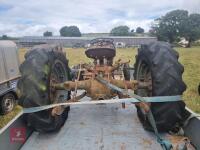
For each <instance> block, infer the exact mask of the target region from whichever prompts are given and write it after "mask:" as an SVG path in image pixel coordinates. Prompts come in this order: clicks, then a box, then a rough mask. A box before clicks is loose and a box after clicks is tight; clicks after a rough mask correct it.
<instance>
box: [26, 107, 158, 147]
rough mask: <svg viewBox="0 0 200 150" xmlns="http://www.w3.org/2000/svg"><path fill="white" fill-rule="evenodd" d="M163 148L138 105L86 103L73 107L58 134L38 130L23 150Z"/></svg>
mask: <svg viewBox="0 0 200 150" xmlns="http://www.w3.org/2000/svg"><path fill="white" fill-rule="evenodd" d="M36 149H37V150H44V149H48V150H55V149H59V150H62V149H63V150H64V149H65V150H66V149H69V150H72V149H76V150H81V149H84V150H86V149H87V150H90V149H91V150H96V149H121V150H125V149H127V150H128V149H130V150H133V149H137V150H140V149H141V150H144V149H154V150H157V149H158V150H159V149H161V147H160V145H159V144H158V143H157V142H156V138H155V137H154V134H153V133H149V132H147V131H145V130H144V129H143V127H142V126H141V124H140V122H139V120H138V117H137V114H136V109H135V106H134V105H131V104H128V105H126V109H123V108H121V105H120V104H101V105H84V106H75V107H71V110H70V113H69V118H68V120H67V122H66V123H65V125H64V126H63V127H62V128H61V130H60V131H59V132H58V133H51V134H39V133H37V132H34V133H33V134H32V135H31V137H30V138H29V139H28V141H27V142H26V143H25V145H24V146H23V147H22V150H36Z"/></svg>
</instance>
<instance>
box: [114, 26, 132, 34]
mask: <svg viewBox="0 0 200 150" xmlns="http://www.w3.org/2000/svg"><path fill="white" fill-rule="evenodd" d="M110 35H112V36H129V35H130V33H129V27H128V26H118V27H115V28H113V29H112V30H111V31H110Z"/></svg>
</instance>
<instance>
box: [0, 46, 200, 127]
mask: <svg viewBox="0 0 200 150" xmlns="http://www.w3.org/2000/svg"><path fill="white" fill-rule="evenodd" d="M175 49H176V50H177V51H178V52H179V55H180V57H179V61H180V62H181V63H182V64H183V65H184V68H185V71H184V74H183V80H184V82H185V83H186V85H187V90H186V91H185V92H184V93H183V99H184V101H185V102H186V104H187V106H188V107H189V108H190V109H192V110H193V111H195V112H197V113H200V96H199V95H198V92H197V87H198V84H199V83H200V47H192V48H175ZM65 52H66V53H67V58H68V59H69V66H73V65H75V64H78V63H85V62H86V63H87V62H92V61H91V60H90V59H88V58H87V57H86V56H85V53H84V49H81V48H80V49H72V48H65ZM25 53H26V49H20V51H19V57H20V62H21V63H22V62H23V61H24V54H25ZM136 54H137V49H136V48H126V49H117V54H116V57H115V60H117V59H119V58H121V59H122V60H124V61H126V60H130V61H131V63H130V64H134V62H135V55H136ZM19 111H20V107H16V108H15V110H14V111H13V112H11V113H9V114H7V115H5V116H0V128H1V127H3V126H4V125H5V124H6V123H7V122H8V121H9V120H11V119H12V118H13V117H14V116H15V115H16V114H17V113H18V112H19Z"/></svg>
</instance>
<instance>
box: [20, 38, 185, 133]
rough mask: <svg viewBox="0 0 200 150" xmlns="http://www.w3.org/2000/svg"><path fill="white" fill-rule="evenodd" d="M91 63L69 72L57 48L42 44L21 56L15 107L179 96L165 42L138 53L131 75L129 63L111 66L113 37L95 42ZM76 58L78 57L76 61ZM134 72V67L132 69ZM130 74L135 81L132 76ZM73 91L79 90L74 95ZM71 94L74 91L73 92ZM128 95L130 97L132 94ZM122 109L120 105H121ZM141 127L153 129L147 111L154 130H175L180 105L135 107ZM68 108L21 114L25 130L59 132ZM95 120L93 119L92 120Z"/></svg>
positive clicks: (176, 69)
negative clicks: (26, 128) (28, 127)
mask: <svg viewBox="0 0 200 150" xmlns="http://www.w3.org/2000/svg"><path fill="white" fill-rule="evenodd" d="M85 54H86V56H87V57H89V58H91V59H93V64H78V65H77V66H76V67H74V68H73V69H70V68H69V66H68V60H67V59H66V56H65V54H64V53H63V52H62V49H61V48H60V47H58V46H50V45H41V46H37V47H34V48H32V50H30V51H28V52H27V54H26V55H25V61H24V63H23V64H22V65H21V66H20V71H21V75H22V77H21V79H20V81H19V82H18V89H19V90H18V93H19V95H20V100H19V104H20V105H21V106H23V107H24V108H29V107H37V106H43V105H49V104H56V103H63V102H66V103H73V102H74V103H75V102H79V101H81V98H83V97H84V96H88V97H91V100H92V101H99V100H107V99H112V98H116V97H118V98H119V99H121V98H128V97H131V94H130V92H132V96H133V97H134V96H136V97H137V98H138V99H140V98H142V97H153V96H172V95H181V94H182V93H183V92H184V90H185V89H186V85H185V84H184V82H183V81H182V73H183V71H184V68H183V66H182V65H181V64H180V63H179V62H178V57H179V56H178V53H177V52H176V51H175V50H173V49H172V47H171V46H170V44H168V43H165V42H153V43H150V44H149V45H142V46H141V47H140V48H139V49H138V54H137V56H136V63H135V65H134V73H133V71H130V70H131V68H130V67H129V66H130V65H129V61H122V60H117V61H116V62H115V63H113V62H114V60H113V59H114V57H115V55H116V49H115V46H114V44H113V40H112V39H106V38H101V39H95V40H92V41H91V42H90V44H89V47H88V49H87V50H86V51H85ZM74 59H79V58H78V56H77V58H74ZM132 68H133V67H132ZM131 76H134V79H132V78H131ZM77 90H81V91H83V93H82V94H80V95H78V96H77ZM71 91H74V92H73V93H72V94H70V93H71ZM133 91H134V93H135V94H133ZM136 94H137V95H136ZM122 106H123V107H124V103H123V104H122ZM136 107H137V113H138V117H139V119H140V121H141V122H142V124H143V126H144V128H146V129H148V130H153V129H152V124H151V123H150V122H149V119H148V116H147V113H148V112H149V110H151V112H152V114H153V116H154V119H155V122H156V126H157V129H158V131H169V130H173V131H175V130H177V128H178V127H180V126H182V124H183V122H184V120H185V119H186V118H187V117H188V115H189V114H188V113H187V112H186V110H185V104H184V102H183V101H175V102H156V103H146V102H143V101H141V102H140V103H137V104H136ZM69 110H70V107H69V106H66V107H64V106H57V107H54V108H52V109H47V110H44V111H40V112H36V113H29V114H26V121H27V124H28V125H29V126H31V127H32V128H34V129H35V130H37V131H39V132H49V131H55V130H59V129H60V128H61V126H62V125H63V124H64V123H65V120H66V119H67V117H68V112H69ZM97 119H98V118H97Z"/></svg>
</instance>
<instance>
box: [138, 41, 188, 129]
mask: <svg viewBox="0 0 200 150" xmlns="http://www.w3.org/2000/svg"><path fill="white" fill-rule="evenodd" d="M178 57H179V56H178V53H177V52H176V51H175V50H173V49H172V47H171V46H170V44H168V43H165V42H153V43H151V44H149V45H142V46H141V48H140V49H139V50H138V55H137V56H136V63H135V66H134V67H135V72H134V78H135V79H136V80H139V81H146V82H150V83H152V86H151V88H150V89H138V90H136V94H138V95H140V96H172V95H182V93H183V92H184V91H185V89H186V85H185V84H184V82H183V80H182V74H183V71H184V68H183V66H182V65H181V64H180V63H179V62H178ZM136 107H137V114H138V117H139V119H140V121H141V123H142V124H143V126H144V128H145V129H147V130H152V127H151V125H150V123H149V121H148V119H147V117H146V115H145V113H144V112H143V111H142V110H141V108H139V107H138V106H136ZM150 108H151V111H152V113H153V115H154V118H155V121H156V125H157V128H158V130H159V131H169V130H175V129H176V127H179V126H182V124H183V122H184V120H185V119H186V118H187V117H188V115H189V114H188V113H187V111H186V110H185V103H184V102H183V101H177V102H164V103H151V106H150Z"/></svg>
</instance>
